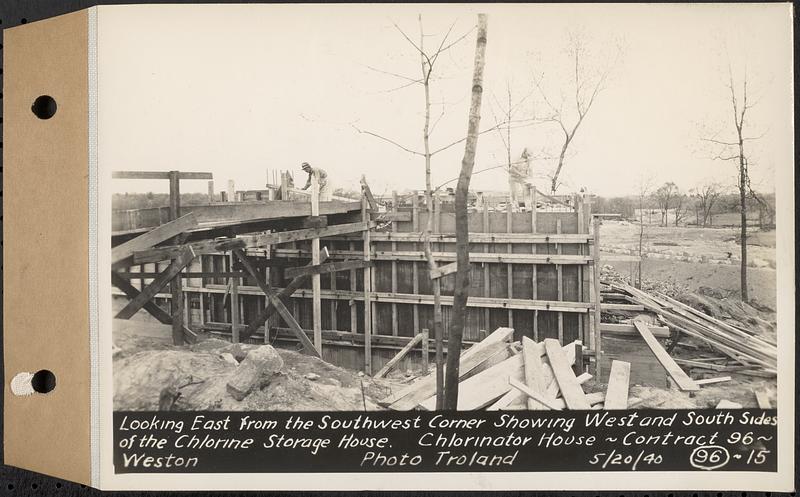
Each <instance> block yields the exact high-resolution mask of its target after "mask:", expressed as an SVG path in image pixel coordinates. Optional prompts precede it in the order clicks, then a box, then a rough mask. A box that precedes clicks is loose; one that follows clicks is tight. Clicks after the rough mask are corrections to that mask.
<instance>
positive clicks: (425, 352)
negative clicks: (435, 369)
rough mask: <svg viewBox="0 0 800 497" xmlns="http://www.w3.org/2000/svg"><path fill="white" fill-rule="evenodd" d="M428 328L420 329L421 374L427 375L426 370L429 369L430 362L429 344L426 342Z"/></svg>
mask: <svg viewBox="0 0 800 497" xmlns="http://www.w3.org/2000/svg"><path fill="white" fill-rule="evenodd" d="M428 340H429V337H428V328H423V329H422V373H423V374H428V369H429V368H430V364H429V360H430V353H431V350H430V343H429V342H428Z"/></svg>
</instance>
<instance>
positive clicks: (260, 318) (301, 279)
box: [241, 249, 328, 340]
mask: <svg viewBox="0 0 800 497" xmlns="http://www.w3.org/2000/svg"><path fill="white" fill-rule="evenodd" d="M327 257H328V251H327V249H325V250H323V251H322V253H321V254H320V261H323V262H324V261H325V260H326V259H327ZM246 261H247V264H246V265H245V269H246V270H247V272H248V273H250V274H253V272H256V271H255V266H254V265H253V264H252V262H251V260H250V259H249V258H246ZM242 264H243V265H244V264H245V263H244V262H242ZM248 267H249V269H247V268H248ZM256 274H258V273H257V272H256ZM309 278H310V276H308V275H303V276H298V277H297V278H295V279H293V280H292V281H291V283H289V284H288V285H287V286H286V288H284V289H282V290H280V291H278V294H277V297H278V298H279V299H281V300H282V299H288V298H289V297H291V296H292V294H293V293H294V292H295V291H296V290H297V289H298V288H300V287H301V286H303V285H305V284H306V282H307V281H308V280H309ZM256 281H260V278H256ZM275 311H276V307H275V306H274V305H273V303H272V299H270V305H267V306H265V307H264V309H263V310H262V311H261V312H259V313H258V315H256V317H255V318H253V320H252V321H250V323H248V325H247V328H245V330H244V331H243V332H242V335H241V338H242V340H245V339H247V338H248V337H249V336H250V335H251V334H252V333H253V332H254V331H255V330H257V329H258V328H259V327H260V326H261V325H263V324H264V323H265V322H266V321H267V319H269V318H270V316H272V315H273V314H274V313H275ZM287 324H288V323H287Z"/></svg>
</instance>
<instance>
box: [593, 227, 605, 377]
mask: <svg viewBox="0 0 800 497" xmlns="http://www.w3.org/2000/svg"><path fill="white" fill-rule="evenodd" d="M592 231H593V234H594V238H593V241H594V249H593V252H592V253H593V258H592V286H593V288H592V290H593V292H594V329H593V330H592V334H593V335H594V367H595V371H594V375H595V377H597V378H600V377H601V376H602V373H603V368H602V362H603V341H602V335H601V334H600V319H601V315H600V303H601V301H602V297H601V295H600V218H599V217H595V218H594V220H593V226H592Z"/></svg>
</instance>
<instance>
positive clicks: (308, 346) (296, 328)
mask: <svg viewBox="0 0 800 497" xmlns="http://www.w3.org/2000/svg"><path fill="white" fill-rule="evenodd" d="M233 255H234V256H236V258H237V259H239V261H240V262H241V263H242V265H243V266H244V268H245V270H246V271H247V272H248V273H250V276H251V277H252V278H253V279H254V280H256V283H258V286H259V287H260V288H261V291H262V292H264V295H266V296H267V297H268V298H269V302H270V304H271V305H272V307H274V308H275V310H277V311H278V314H280V316H281V317H282V318H283V320H284V321H286V324H287V325H288V326H289V328H290V329H291V330H292V332H294V334H295V336H296V337H297V339H298V340H300V343H302V344H303V348H304V349H305V350H306V351H308V352H310V353H311V354H313V355H315V356H317V357H320V353H319V351H318V350H317V348H316V347H315V346H314V344H313V343H311V340H309V339H308V336H306V334H305V332H304V331H303V329H302V328H300V325H298V324H297V321H296V320H295V319H294V316H292V313H291V312H289V309H287V308H286V306H285V305H284V303H283V301H282V300H281V298H280V297H281V295H280V294H278V292H276V291H275V290H273V289H272V288H270V286H269V285H268V284H267V282H266V281H264V280H263V279H261V276H260V275H259V274H258V271H256V268H255V267H253V266H252V265H251V264H250V259H249V258H248V257H247V255H245V253H244V252H243V251H241V250H238V249H237V250H234V251H233ZM268 308H269V306H268V307H267V309H268ZM267 317H269V316H267ZM264 321H266V318H264ZM261 324H263V322H262V323H259V324H258V325H257V326H255V327H251V326H248V327H247V330H248V331H249V333H248V334H247V336H249V335H250V334H251V333H252V331H251V330H255V329H256V328H258V326H261Z"/></svg>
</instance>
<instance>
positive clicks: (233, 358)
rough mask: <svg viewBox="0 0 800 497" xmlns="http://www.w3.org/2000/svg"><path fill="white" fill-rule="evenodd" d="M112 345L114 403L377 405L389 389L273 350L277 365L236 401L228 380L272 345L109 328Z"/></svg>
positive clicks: (141, 406) (126, 406)
mask: <svg viewBox="0 0 800 497" xmlns="http://www.w3.org/2000/svg"><path fill="white" fill-rule="evenodd" d="M114 346H115V355H114V365H113V367H114V408H115V409H117V410H158V409H162V410H163V409H169V410H209V411H213V410H230V411H247V410H252V411H310V410H324V411H337V410H356V411H363V410H380V409H381V408H380V407H379V406H378V405H377V402H376V401H375V399H380V398H383V397H385V396H386V395H388V393H389V388H388V387H386V386H385V384H384V382H380V381H373V380H372V379H371V378H369V377H365V376H360V375H359V374H357V373H353V372H350V371H348V370H345V369H342V368H338V367H336V366H333V365H331V364H328V363H327V362H325V361H323V360H321V359H318V358H316V357H311V356H307V355H303V354H299V353H297V352H292V351H288V350H283V349H275V350H274V352H277V354H278V355H279V356H280V358H281V359H282V362H283V365H282V367H280V368H279V369H277V370H275V371H268V372H266V373H264V374H263V376H261V377H259V379H258V381H257V382H256V386H255V387H254V388H253V389H252V391H251V392H250V393H249V394H247V395H246V396H245V397H244V398H243V399H242V400H241V401H239V400H236V399H235V398H234V396H233V395H231V392H230V391H229V388H228V383H229V382H231V380H232V378H233V377H234V376H235V374H236V372H237V369H238V368H239V367H240V366H239V365H240V363H243V362H244V361H245V360H246V358H247V355H248V353H249V352H250V351H253V350H256V349H263V348H269V349H272V347H271V346H270V345H248V344H242V345H232V344H231V343H229V342H226V341H223V340H218V339H209V340H204V341H202V342H199V343H198V344H195V345H192V346H181V347H176V346H172V345H169V344H168V343H165V340H163V339H155V338H151V337H135V336H131V335H130V334H116V333H115V337H114ZM262 352H264V351H262ZM268 352H269V353H273V351H271V350H270V351H268Z"/></svg>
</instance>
